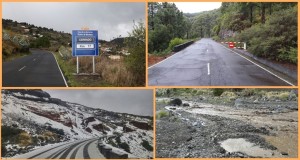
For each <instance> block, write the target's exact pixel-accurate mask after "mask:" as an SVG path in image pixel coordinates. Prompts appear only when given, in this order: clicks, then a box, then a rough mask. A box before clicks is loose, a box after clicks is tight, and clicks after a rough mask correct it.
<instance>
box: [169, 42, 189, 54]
mask: <svg viewBox="0 0 300 160" xmlns="http://www.w3.org/2000/svg"><path fill="white" fill-rule="evenodd" d="M193 43H194V41H189V42H186V43H183V44H180V45H177V46H175V47H174V48H173V52H178V51H181V50H183V49H184V48H186V47H188V46H189V45H191V44H193Z"/></svg>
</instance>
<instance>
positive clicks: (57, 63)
mask: <svg viewBox="0 0 300 160" xmlns="http://www.w3.org/2000/svg"><path fill="white" fill-rule="evenodd" d="M51 53H52V52H51ZM52 55H53V57H54V59H55V61H56V64H57V67H58V69H59V71H60V73H61V76H62V77H63V79H64V82H65V85H66V87H69V86H68V83H67V81H66V79H65V76H64V75H63V73H62V71H61V69H60V67H59V65H58V62H57V59H56V57H55V56H54V54H53V53H52Z"/></svg>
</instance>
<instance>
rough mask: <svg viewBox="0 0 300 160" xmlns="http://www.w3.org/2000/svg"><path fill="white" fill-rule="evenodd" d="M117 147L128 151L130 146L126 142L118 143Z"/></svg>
mask: <svg viewBox="0 0 300 160" xmlns="http://www.w3.org/2000/svg"><path fill="white" fill-rule="evenodd" d="M119 147H120V148H122V149H124V150H125V151H126V152H128V153H130V147H129V145H128V144H127V143H126V142H123V143H120V144H119Z"/></svg>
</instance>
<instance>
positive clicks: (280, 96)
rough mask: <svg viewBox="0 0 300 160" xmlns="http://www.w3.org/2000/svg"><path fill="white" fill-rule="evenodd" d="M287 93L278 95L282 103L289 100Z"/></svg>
mask: <svg viewBox="0 0 300 160" xmlns="http://www.w3.org/2000/svg"><path fill="white" fill-rule="evenodd" d="M289 95H290V94H289V92H282V93H280V94H279V95H278V98H279V99H280V100H282V101H286V100H288V99H289Z"/></svg>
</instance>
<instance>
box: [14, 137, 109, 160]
mask: <svg viewBox="0 0 300 160" xmlns="http://www.w3.org/2000/svg"><path fill="white" fill-rule="evenodd" d="M97 143H98V139H96V138H93V139H86V140H80V141H75V142H69V143H64V144H58V145H53V146H51V147H49V146H46V147H42V148H39V149H37V150H35V151H32V152H29V153H26V154H23V155H19V156H15V157H13V158H22V159H23V158H24V159H25V158H26V159H33V158H34V159H36V158H37V159H75V158H76V159H100V158H102V159H103V158H105V157H104V156H103V155H102V154H101V153H100V151H99V149H98V147H97Z"/></svg>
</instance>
